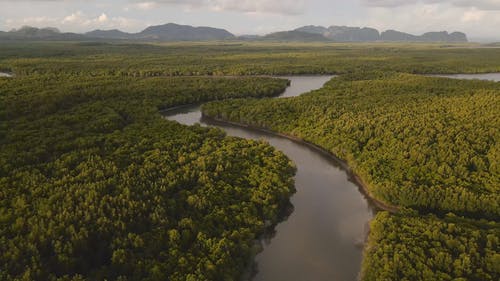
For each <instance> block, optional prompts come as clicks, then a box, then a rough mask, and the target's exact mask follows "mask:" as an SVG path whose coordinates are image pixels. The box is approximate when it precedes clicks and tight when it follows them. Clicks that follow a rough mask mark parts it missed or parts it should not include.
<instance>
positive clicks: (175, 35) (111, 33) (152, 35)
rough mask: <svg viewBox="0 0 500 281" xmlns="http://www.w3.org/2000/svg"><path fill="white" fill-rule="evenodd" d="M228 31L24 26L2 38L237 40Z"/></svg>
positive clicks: (177, 27) (179, 27)
mask: <svg viewBox="0 0 500 281" xmlns="http://www.w3.org/2000/svg"><path fill="white" fill-rule="evenodd" d="M233 38H235V36H234V35H233V34H231V33H229V32H228V31H227V30H224V29H219V28H212V27H193V26H189V25H179V24H174V23H168V24H164V25H157V26H150V27H148V28H146V29H144V30H143V31H141V32H139V33H126V32H123V31H120V30H117V29H113V30H94V31H90V32H87V33H85V34H75V33H61V32H59V30H57V29H55V28H41V29H39V28H35V27H28V26H25V27H22V28H21V29H19V30H12V31H9V32H0V39H14V40H16V39H17V40H19V39H23V40H24V39H26V40H94V39H99V40H139V41H209V40H226V39H233Z"/></svg>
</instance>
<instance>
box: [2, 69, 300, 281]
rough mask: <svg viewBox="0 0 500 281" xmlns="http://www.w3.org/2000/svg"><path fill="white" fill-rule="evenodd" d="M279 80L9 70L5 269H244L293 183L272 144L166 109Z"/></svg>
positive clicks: (81, 273)
mask: <svg viewBox="0 0 500 281" xmlns="http://www.w3.org/2000/svg"><path fill="white" fill-rule="evenodd" d="M286 84H287V81H286V80H279V79H271V78H241V79H236V78H234V79H222V78H218V79H215V78H147V79H139V78H132V77H112V78H111V77H110V78H107V77H100V78H99V77H89V76H72V75H57V76H54V75H51V76H33V77H18V78H15V79H0V93H1V98H2V101H1V102H2V105H5V106H2V112H1V117H2V127H1V128H0V129H1V135H2V138H1V141H0V280H84V279H88V280H104V279H107V280H167V279H168V280H233V279H234V278H236V277H237V276H239V275H240V274H241V272H242V271H243V269H244V266H245V264H247V263H248V262H249V260H250V257H251V255H252V254H254V250H253V244H254V240H255V238H256V237H257V236H258V235H260V234H262V233H263V232H264V231H265V227H266V225H267V223H268V222H271V223H276V222H277V221H278V220H279V214H280V212H281V211H282V210H283V208H284V207H285V206H286V205H287V203H288V199H289V197H290V195H291V194H292V193H293V192H294V188H293V180H292V177H293V174H294V169H293V166H292V163H291V162H290V161H289V160H288V158H286V156H285V155H284V154H282V153H280V152H278V151H276V150H274V149H273V148H272V147H270V146H269V145H268V144H266V143H263V142H256V141H251V140H243V139H238V138H232V137H231V138H230V137H226V136H225V135H224V133H223V132H222V131H220V130H218V129H206V128H202V127H200V126H193V127H187V126H183V125H180V124H178V123H176V122H172V121H167V120H165V119H163V118H162V117H161V115H160V114H159V113H158V109H159V108H165V107H171V106H175V105H181V104H186V103H196V102H201V101H207V100H214V99H224V98H230V97H243V96H253V97H260V96H271V95H276V94H278V93H280V92H282V91H283V90H284V88H285V87H286Z"/></svg>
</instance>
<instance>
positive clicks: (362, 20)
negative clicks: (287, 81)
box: [0, 0, 500, 39]
mask: <svg viewBox="0 0 500 281" xmlns="http://www.w3.org/2000/svg"><path fill="white" fill-rule="evenodd" d="M168 22H175V23H180V24H190V25H195V26H200V25H205V26H214V27H221V28H226V29H228V30H229V31H231V32H233V33H235V34H265V33H269V32H272V31H278V30H286V29H292V28H295V27H298V26H301V25H309V24H314V25H325V26H330V25H352V26H370V27H375V28H378V29H380V30H386V29H397V30H401V31H405V32H410V33H415V34H420V33H423V32H426V31H437V30H448V31H456V30H459V31H464V32H466V33H467V34H468V35H469V37H472V38H488V39H500V28H499V27H500V0H442V1H440V0H349V1H348V0H81V1H77V0H0V30H4V31H7V30H11V29H13V28H18V27H21V26H23V25H30V26H37V27H46V26H50V27H57V28H59V29H61V30H62V31H71V32H85V31H89V30H93V29H114V28H118V29H121V30H124V31H128V32H137V31H140V30H142V29H144V28H145V27H147V26H149V25H154V24H163V23H168Z"/></svg>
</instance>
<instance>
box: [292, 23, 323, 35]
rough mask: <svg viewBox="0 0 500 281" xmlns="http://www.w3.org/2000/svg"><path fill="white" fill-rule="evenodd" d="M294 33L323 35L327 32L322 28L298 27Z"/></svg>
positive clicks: (311, 26) (313, 26)
mask: <svg viewBox="0 0 500 281" xmlns="http://www.w3.org/2000/svg"><path fill="white" fill-rule="evenodd" d="M294 31H300V32H307V33H314V34H321V35H325V34H326V33H327V32H328V28H326V27H323V26H316V25H307V26H303V27H299V28H297V29H295V30H294Z"/></svg>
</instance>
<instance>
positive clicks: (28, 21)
mask: <svg viewBox="0 0 500 281" xmlns="http://www.w3.org/2000/svg"><path fill="white" fill-rule="evenodd" d="M5 25H6V27H7V28H8V29H13V28H18V27H20V26H24V25H29V26H36V27H46V26H54V27H63V28H60V29H61V30H63V31H71V32H87V31H90V30H92V29H115V28H117V29H127V30H130V29H133V30H139V29H141V28H143V27H144V26H145V25H146V23H145V22H142V21H139V20H135V19H130V18H125V17H109V16H108V15H107V14H106V13H100V14H96V15H87V14H85V13H84V12H82V11H76V12H73V13H71V14H69V15H67V16H63V17H59V18H58V17H26V18H10V19H6V20H5Z"/></svg>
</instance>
